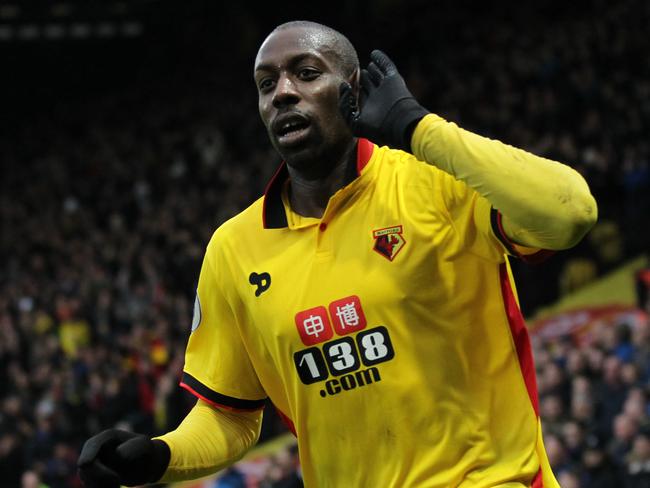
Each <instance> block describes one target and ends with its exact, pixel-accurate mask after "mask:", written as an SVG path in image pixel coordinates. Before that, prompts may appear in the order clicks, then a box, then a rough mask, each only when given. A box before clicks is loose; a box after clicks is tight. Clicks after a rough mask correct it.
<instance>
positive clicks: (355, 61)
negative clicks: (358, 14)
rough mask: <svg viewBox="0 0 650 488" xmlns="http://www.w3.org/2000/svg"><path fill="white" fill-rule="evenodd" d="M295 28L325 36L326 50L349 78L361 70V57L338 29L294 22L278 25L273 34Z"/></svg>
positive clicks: (303, 21) (299, 21) (309, 21)
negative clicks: (317, 32)
mask: <svg viewBox="0 0 650 488" xmlns="http://www.w3.org/2000/svg"><path fill="white" fill-rule="evenodd" d="M294 27H302V28H306V29H314V30H317V31H319V32H322V33H323V34H325V39H326V41H325V48H326V50H328V51H330V52H331V53H332V54H333V55H334V56H336V57H337V58H338V59H339V60H340V62H341V70H342V71H343V74H344V75H346V76H349V75H351V74H352V73H354V72H355V71H356V70H358V69H359V56H358V55H357V50H356V49H355V48H354V46H353V45H352V43H351V42H350V40H349V39H348V38H347V37H346V36H345V35H343V34H341V33H340V32H339V31H337V30H336V29H333V28H332V27H329V26H327V25H324V24H319V23H318V22H313V21H311V20H292V21H289V22H285V23H284V24H280V25H278V26H277V27H276V28H275V29H273V31H272V32H271V34H273V32H277V31H280V30H285V29H291V28H294Z"/></svg>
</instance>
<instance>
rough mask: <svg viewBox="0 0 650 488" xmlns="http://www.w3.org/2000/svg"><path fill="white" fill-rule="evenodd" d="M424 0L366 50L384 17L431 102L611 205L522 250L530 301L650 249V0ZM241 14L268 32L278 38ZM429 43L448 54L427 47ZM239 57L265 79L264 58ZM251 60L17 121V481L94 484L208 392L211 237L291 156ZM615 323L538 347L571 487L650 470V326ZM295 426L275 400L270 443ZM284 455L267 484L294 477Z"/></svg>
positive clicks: (553, 428)
mask: <svg viewBox="0 0 650 488" xmlns="http://www.w3.org/2000/svg"><path fill="white" fill-rule="evenodd" d="M429 3H432V2H422V1H417V2H411V4H412V6H411V7H410V14H409V15H410V21H409V22H408V23H404V25H402V26H400V25H392V24H389V23H388V20H387V19H390V18H394V17H391V15H390V14H391V11H390V10H385V11H382V10H381V9H378V10H377V11H376V12H375V13H374V14H373V15H374V17H373V16H372V15H371V17H370V20H372V22H370V21H369V22H368V24H367V25H365V26H364V25H355V27H354V29H355V30H354V31H353V29H352V23H350V27H349V28H347V29H346V28H345V27H346V26H345V25H343V26H342V30H343V31H344V32H346V33H348V34H350V36H351V37H353V35H354V36H357V37H359V42H356V41H357V39H354V38H353V42H355V43H356V44H357V45H359V46H361V47H364V46H365V45H366V44H364V42H370V41H369V40H372V39H373V35H374V36H375V39H374V40H378V39H377V38H376V33H377V32H382V37H381V39H380V40H381V42H382V43H383V44H385V49H386V51H387V52H388V53H389V54H390V55H391V57H393V58H394V59H395V60H396V61H397V62H398V66H400V67H401V68H400V69H401V71H402V72H403V73H404V75H405V78H406V79H407V82H408V84H409V86H410V87H411V89H412V91H413V93H414V94H415V95H416V97H417V98H418V99H420V100H422V102H423V104H424V105H425V106H429V107H432V108H433V107H435V110H436V111H437V112H438V113H439V114H441V115H443V116H445V117H446V118H448V119H449V120H453V121H456V122H457V123H458V124H459V125H461V126H462V127H465V128H467V129H470V130H474V131H476V132H478V133H481V134H484V135H487V136H490V137H495V138H499V139H501V140H503V141H505V142H509V143H512V144H513V145H515V146H520V147H525V148H527V149H529V150H530V151H532V152H535V153H538V154H542V155H547V156H549V157H552V158H555V159H558V160H562V161H564V162H566V163H568V164H570V165H572V166H573V167H575V168H576V169H578V170H579V171H580V172H581V173H582V174H583V175H584V176H585V177H586V179H587V180H588V182H589V183H590V186H591V188H592V191H593V193H594V195H595V196H596V198H597V201H598V203H599V212H600V223H599V224H598V225H597V227H596V228H595V229H594V231H593V232H592V233H591V234H590V235H589V236H588V237H587V238H585V240H584V241H583V242H582V243H581V244H580V245H579V246H577V247H576V248H574V249H572V250H570V251H566V252H562V253H558V254H557V255H555V256H553V257H552V258H551V259H550V260H549V261H548V262H547V263H545V264H544V265H541V266H532V267H531V266H524V265H521V264H517V263H513V265H514V272H515V276H516V278H517V282H518V286H519V290H520V297H521V304H522V307H523V310H524V313H525V315H527V316H532V315H533V314H534V312H535V311H536V310H537V309H538V307H541V306H543V305H546V304H548V303H550V302H551V301H553V300H555V299H556V298H558V297H560V296H561V295H562V294H564V293H568V292H570V291H572V290H575V289H576V288H578V287H580V286H582V285H584V284H585V283H587V282H589V281H590V280H592V279H594V278H596V277H597V276H600V275H602V274H603V273H605V272H607V271H609V270H611V269H613V268H614V267H616V266H618V265H620V264H621V263H622V262H623V261H624V259H625V258H627V257H631V256H634V255H636V254H639V253H642V252H647V250H648V247H649V244H650V230H649V229H648V226H647V218H648V217H647V216H648V215H650V168H649V161H650V142H648V139H647V137H646V135H647V134H648V133H650V81H649V80H650V65H649V64H648V63H647V53H648V52H650V38H649V37H648V35H647V25H648V23H649V22H650V4H648V3H647V2H643V1H640V0H625V1H622V2H605V1H600V2H589V6H590V8H585V9H584V10H577V9H578V7H577V6H574V7H566V6H565V7H566V8H572V9H573V10H566V11H556V10H553V9H551V8H549V9H548V11H546V10H543V9H541V10H540V11H530V10H527V9H522V10H521V11H517V15H516V16H515V18H507V17H505V16H502V15H501V14H502V13H499V12H482V13H481V15H480V16H476V17H475V18H471V16H468V12H467V11H466V10H463V9H462V8H459V9H458V10H457V11H454V10H453V9H451V8H450V9H449V10H448V11H447V10H444V9H443V10H442V11H438V12H437V13H436V14H435V15H438V16H439V17H441V18H442V17H444V16H447V17H444V18H445V19H446V20H445V22H447V24H446V25H445V26H443V25H442V23H443V22H442V21H441V26H440V29H438V30H436V29H431V26H430V25H428V24H429V22H431V19H432V18H435V17H432V16H434V13H433V11H432V7H431V6H430V5H429ZM550 3H551V4H553V2H550ZM542 4H544V2H542ZM386 5H388V6H390V5H392V3H391V2H386ZM385 8H386V9H388V8H389V7H385ZM590 9H591V10H590ZM578 14H579V15H578ZM369 15H370V14H369ZM242 22H249V23H250V25H249V32H252V33H253V34H249V35H250V36H251V37H255V35H254V34H255V33H257V36H258V37H261V36H263V35H264V34H265V33H266V31H265V30H264V28H263V27H261V26H260V25H259V24H255V22H254V21H253V20H252V19H246V18H242ZM522 23H525V24H526V25H527V28H526V32H525V35H521V34H522V31H521V27H520V25H521V24H522ZM330 24H334V25H335V26H336V24H335V23H332V22H330ZM389 27H390V28H389ZM256 28H257V29H258V30H259V32H257V31H256V30H255V29H256ZM404 29H408V31H405V30H404ZM452 31H453V32H452ZM384 33H385V36H384ZM412 33H417V34H418V36H416V37H417V38H414V36H413V35H412ZM452 33H453V38H452V37H450V36H451V35H452ZM407 34H408V35H407ZM362 38H363V39H367V40H365V41H364V42H361V39H362ZM418 43H428V44H429V45H431V44H433V45H436V46H437V48H436V55H435V56H432V57H430V58H424V57H422V56H420V55H419V53H418V52H417V49H413V47H414V46H417V44H418ZM373 47H374V46H373ZM236 54H239V53H236ZM360 55H361V57H362V62H363V61H364V60H365V53H364V52H360ZM244 61H245V62H244V63H243V65H244V67H243V68H242V70H243V71H244V72H243V74H244V75H249V74H250V72H251V66H252V61H253V60H252V57H251V53H248V57H247V58H245V59H244ZM230 69H231V70H234V69H235V68H232V67H231V68H230ZM240 75H241V73H239V74H237V75H232V76H231V77H229V76H228V73H225V72H224V70H221V69H220V68H219V67H214V66H209V65H205V66H199V67H197V66H193V67H191V71H190V68H188V72H181V70H178V71H174V72H168V73H166V76H150V77H148V78H146V79H139V80H137V81H134V82H133V83H131V84H129V85H128V86H126V87H125V86H123V85H121V86H120V87H119V89H117V88H116V89H114V90H103V91H102V92H101V93H92V94H91V95H88V96H87V97H86V98H84V97H83V96H78V97H76V98H74V97H73V98H65V99H59V100H53V101H52V104H51V105H49V106H42V107H40V108H39V110H38V111H36V110H32V111H31V112H30V113H29V114H28V115H25V114H23V116H22V118H21V119H20V123H16V124H15V125H13V126H12V127H10V128H8V129H7V130H3V133H2V134H0V161H1V162H2V166H3V171H2V179H1V182H0V190H1V192H0V226H1V227H0V228H1V233H0V255H1V256H2V267H1V268H0V480H2V481H1V484H2V486H8V487H12V486H23V487H38V486H40V487H43V486H47V487H49V488H59V487H61V488H63V487H79V486H80V482H79V480H78V479H77V478H76V466H75V463H76V459H77V456H78V453H79V450H80V447H81V444H82V443H83V441H84V440H85V439H87V438H88V437H89V436H90V435H92V434H93V433H96V432H98V431H100V430H102V429H104V428H107V427H110V426H119V427H122V428H127V429H133V430H135V431H138V432H149V433H151V434H152V435H153V434H159V433H162V432H166V431H168V430H171V429H173V428H174V427H175V426H176V425H177V424H178V422H179V421H180V419H182V418H183V416H184V415H185V413H186V412H187V410H188V409H189V408H190V406H191V405H192V403H193V401H194V397H192V396H191V395H189V394H188V393H186V392H185V391H184V390H182V389H181V388H179V387H178V379H179V374H180V372H181V368H182V364H183V353H184V348H185V344H186V340H187V337H188V333H189V325H190V322H191V317H192V304H193V300H194V291H195V286H196V280H197V277H198V271H199V267H200V264H201V259H202V256H203V251H204V246H205V245H206V244H207V242H208V239H209V238H210V236H211V234H212V232H213V231H214V229H215V228H216V227H217V226H218V225H219V224H220V223H221V222H223V221H224V220H226V219H227V218H229V217H231V216H232V215H234V214H235V213H237V212H238V211H239V210H242V209H243V208H245V207H246V206H247V205H249V204H250V203H251V202H252V201H254V200H255V199H256V198H257V197H258V196H259V195H260V194H261V192H262V191H263V187H264V184H265V183H266V181H267V180H268V179H269V178H270V176H271V174H272V173H273V171H274V170H275V168H276V166H277V164H278V163H279V161H278V159H277V156H276V154H275V153H274V151H273V150H272V148H271V147H270V145H269V143H268V142H267V139H266V135H265V133H264V131H263V128H262V125H261V122H259V119H258V117H257V106H256V96H255V89H254V85H253V83H252V79H251V80H248V81H247V82H241V80H240V78H238V76H240ZM646 312H650V310H646ZM604 330H606V331H608V332H604V333H603V334H602V336H600V337H597V338H596V339H595V340H594V341H592V342H590V343H588V344H577V343H575V342H574V341H572V340H571V338H567V339H566V340H564V341H555V342H534V352H535V358H536V362H537V370H538V384H539V393H540V411H541V415H542V421H543V428H544V434H545V442H546V447H547V450H548V452H549V456H550V461H551V464H552V466H553V468H554V470H555V472H556V475H557V476H558V479H559V480H560V483H561V485H562V486H563V488H574V487H583V488H597V487H613V486H621V487H626V488H637V487H638V488H641V487H647V486H650V323H648V322H647V321H646V323H645V324H644V325H643V326H640V327H634V328H632V327H630V326H629V324H626V323H621V324H618V325H617V326H616V327H611V328H609V329H604ZM280 432H285V429H284V426H283V424H282V423H281V421H280V420H279V418H278V417H277V416H276V415H275V414H274V411H273V407H272V406H271V405H269V406H268V407H267V409H266V418H265V422H264V426H263V432H262V436H261V441H262V442H263V441H264V440H267V439H270V438H272V437H274V436H275V435H277V434H278V433H280ZM292 454H293V455H295V452H292ZM274 466H275V470H270V472H269V474H268V479H267V481H265V482H263V483H262V486H269V487H270V486H275V487H279V486H299V480H298V478H297V477H296V475H295V472H293V471H291V470H280V474H278V473H279V471H278V468H277V464H276V465H274ZM234 471H236V470H234ZM234 471H233V473H231V474H232V475H233V477H232V479H234V480H237V479H239V478H237V477H236V476H235V474H236V473H235V472H234ZM237 482H238V481H234V482H233V483H231V484H230V485H226V484H223V485H222V486H233V487H234V486H238V485H237V484H236V483H237ZM239 482H241V480H240V481H239ZM224 483H225V481H224ZM239 486H242V485H239Z"/></svg>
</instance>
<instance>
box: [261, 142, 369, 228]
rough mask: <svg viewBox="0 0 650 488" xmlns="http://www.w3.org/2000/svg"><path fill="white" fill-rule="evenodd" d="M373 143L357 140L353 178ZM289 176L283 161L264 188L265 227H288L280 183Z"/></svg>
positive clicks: (352, 169) (363, 163)
mask: <svg viewBox="0 0 650 488" xmlns="http://www.w3.org/2000/svg"><path fill="white" fill-rule="evenodd" d="M373 147H374V146H373V144H372V142H370V141H369V140H368V139H359V140H358V142H357V160H356V164H355V165H351V168H349V174H350V176H352V177H351V178H350V179H351V180H352V179H354V178H356V177H357V176H359V175H360V174H361V171H362V170H363V168H364V167H365V166H366V164H368V161H369V160H370V157H371V156H372V150H373ZM288 178H289V170H288V169H287V164H286V163H285V162H284V161H283V162H282V164H281V165H280V167H279V168H278V169H277V171H276V172H275V174H274V175H273V177H272V178H271V180H270V181H269V183H268V184H267V185H266V190H264V204H263V206H262V225H263V226H264V228H265V229H283V228H285V227H288V225H289V224H288V222H287V214H286V212H285V211H284V205H283V204H282V185H283V184H284V182H285V181H287V179H288Z"/></svg>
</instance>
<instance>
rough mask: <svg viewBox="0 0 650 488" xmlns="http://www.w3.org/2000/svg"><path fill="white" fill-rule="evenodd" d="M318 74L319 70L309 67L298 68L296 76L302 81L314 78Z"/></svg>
mask: <svg viewBox="0 0 650 488" xmlns="http://www.w3.org/2000/svg"><path fill="white" fill-rule="evenodd" d="M320 74H321V72H320V71H318V70H317V69H315V68H310V67H306V68H300V70H298V78H300V79H301V80H303V81H312V80H315V79H316V78H318V77H319V76H320Z"/></svg>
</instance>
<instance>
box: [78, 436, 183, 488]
mask: <svg viewBox="0 0 650 488" xmlns="http://www.w3.org/2000/svg"><path fill="white" fill-rule="evenodd" d="M170 455H171V453H170V451H169V447H168V446H167V444H165V443H164V442H163V441H160V440H151V439H150V438H149V437H148V436H145V435H142V434H135V433H133V432H127V431H124V430H119V429H108V430H105V431H103V432H101V433H99V434H97V435H95V436H93V437H91V438H90V439H88V440H87V441H86V442H85V443H84V445H83V448H82V449H81V454H80V456H79V460H78V461H77V466H78V468H79V477H80V478H81V480H82V481H83V482H84V485H85V486H86V487H88V488H119V487H120V486H121V485H126V486H136V485H142V484H145V483H153V482H156V481H158V480H159V479H160V478H161V477H162V475H163V474H164V473H165V470H166V469H167V466H168V465H169V459H170Z"/></svg>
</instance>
